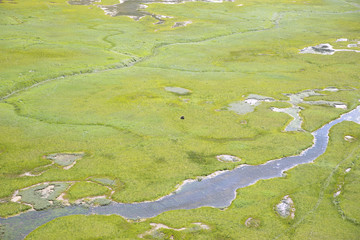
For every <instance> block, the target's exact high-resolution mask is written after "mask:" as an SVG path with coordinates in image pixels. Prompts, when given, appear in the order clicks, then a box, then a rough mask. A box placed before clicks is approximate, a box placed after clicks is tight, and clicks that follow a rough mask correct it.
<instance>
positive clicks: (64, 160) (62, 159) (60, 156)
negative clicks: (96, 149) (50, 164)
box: [46, 153, 85, 170]
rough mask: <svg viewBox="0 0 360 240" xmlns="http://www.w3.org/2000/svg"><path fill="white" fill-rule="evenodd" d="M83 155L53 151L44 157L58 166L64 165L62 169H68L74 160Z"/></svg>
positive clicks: (73, 163)
mask: <svg viewBox="0 0 360 240" xmlns="http://www.w3.org/2000/svg"><path fill="white" fill-rule="evenodd" d="M84 155H85V154H84V153H55V154H50V155H47V156H46V158H47V159H49V160H52V161H54V162H55V163H56V164H59V165H60V166H64V169H66V170H68V169H70V168H71V167H73V166H74V165H75V163H76V160H78V159H80V158H82V157H83V156H84Z"/></svg>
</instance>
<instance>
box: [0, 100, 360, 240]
mask: <svg viewBox="0 0 360 240" xmlns="http://www.w3.org/2000/svg"><path fill="white" fill-rule="evenodd" d="M343 121H353V122H356V123H358V124H360V106H358V107H357V108H356V109H354V110H352V111H350V112H348V113H346V114H343V115H342V116H340V117H339V118H338V119H336V120H333V121H331V122H329V123H328V124H326V125H324V126H323V127H321V128H320V129H318V130H316V131H315V132H313V133H312V135H313V136H314V144H313V145H312V146H311V147H310V148H308V149H306V150H304V151H303V152H302V153H301V154H300V155H297V156H290V157H285V158H281V159H276V160H271V161H268V162H266V163H265V164H262V165H257V166H250V165H242V166H239V167H237V168H235V169H234V170H231V171H223V172H219V173H218V174H215V175H214V176H212V175H210V176H209V177H206V178H204V179H202V180H201V181H197V180H193V181H187V182H186V183H184V184H183V185H182V186H181V187H180V188H179V189H178V190H177V191H175V192H174V193H172V194H170V195H167V196H164V197H162V198H161V199H158V200H156V201H153V202H139V203H132V204H130V203H127V204H124V203H116V202H112V203H111V204H110V205H107V206H99V207H89V208H86V207H82V206H69V207H63V208H57V209H48V210H44V211H29V212H26V213H23V214H20V215H18V216H14V217H10V218H7V219H4V218H0V224H1V225H3V226H4V227H5V228H6V231H5V236H4V237H5V239H23V238H24V237H25V236H26V235H28V234H29V233H30V232H31V231H33V230H34V229H36V228H37V227H39V226H41V225H43V224H45V223H47V222H49V221H51V220H53V219H55V218H58V217H62V216H69V215H76V214H83V215H89V214H101V215H109V214H117V215H120V216H122V217H124V218H127V219H140V218H151V217H155V216H157V215H159V214H160V213H163V212H166V211H170V210H176V209H194V208H199V207H205V206H209V207H215V208H225V207H227V206H229V205H230V204H231V202H232V201H233V200H234V199H235V197H236V190H237V189H239V188H243V187H247V186H249V185H252V184H254V183H256V182H257V181H259V180H263V179H270V178H276V177H281V176H282V174H283V172H284V171H286V170H289V169H291V168H293V167H295V166H297V165H299V164H305V163H310V162H313V161H314V160H315V159H316V158H318V157H319V156H321V155H322V154H323V153H324V152H325V151H326V148H327V146H328V142H329V131H330V129H331V127H333V126H334V125H336V124H338V123H340V122H343Z"/></svg>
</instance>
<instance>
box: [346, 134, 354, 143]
mask: <svg viewBox="0 0 360 240" xmlns="http://www.w3.org/2000/svg"><path fill="white" fill-rule="evenodd" d="M344 140H345V141H347V142H354V141H356V138H355V137H353V136H350V135H347V136H345V137H344Z"/></svg>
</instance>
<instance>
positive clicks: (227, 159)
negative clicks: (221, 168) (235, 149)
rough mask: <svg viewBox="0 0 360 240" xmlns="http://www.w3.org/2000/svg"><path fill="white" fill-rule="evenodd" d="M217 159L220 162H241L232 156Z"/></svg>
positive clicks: (220, 156) (219, 156) (217, 157)
mask: <svg viewBox="0 0 360 240" xmlns="http://www.w3.org/2000/svg"><path fill="white" fill-rule="evenodd" d="M216 159H217V160H218V161H220V162H240V161H241V158H238V157H235V156H232V155H218V156H216Z"/></svg>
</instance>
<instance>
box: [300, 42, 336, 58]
mask: <svg viewBox="0 0 360 240" xmlns="http://www.w3.org/2000/svg"><path fill="white" fill-rule="evenodd" d="M300 53H302V54H304V53H312V54H322V55H333V54H334V53H335V49H334V48H333V47H332V46H331V45H330V44H328V43H323V44H319V45H316V46H313V47H306V48H304V49H302V50H300Z"/></svg>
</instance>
